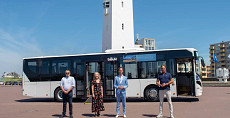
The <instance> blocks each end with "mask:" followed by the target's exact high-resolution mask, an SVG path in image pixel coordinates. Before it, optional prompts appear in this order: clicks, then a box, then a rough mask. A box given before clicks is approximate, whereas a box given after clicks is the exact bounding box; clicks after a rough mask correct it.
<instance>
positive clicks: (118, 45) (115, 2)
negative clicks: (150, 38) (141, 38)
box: [102, 0, 134, 52]
mask: <svg viewBox="0 0 230 118" xmlns="http://www.w3.org/2000/svg"><path fill="white" fill-rule="evenodd" d="M102 35H103V36H102V51H103V52H105V51H106V50H123V49H124V50H125V49H133V48H134V26H133V0H103V34H102Z"/></svg>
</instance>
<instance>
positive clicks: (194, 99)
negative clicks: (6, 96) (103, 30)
mask: <svg viewBox="0 0 230 118" xmlns="http://www.w3.org/2000/svg"><path fill="white" fill-rule="evenodd" d="M227 94H228V93H227ZM229 94H230V93H229ZM85 100H86V99H76V98H74V99H73V102H74V103H84V102H85ZM15 101H16V102H56V101H54V99H53V98H29V99H21V100H15ZM126 101H127V102H147V101H145V100H144V99H143V98H127V100H126ZM198 101H199V99H198V98H185V97H184V98H172V102H198ZM113 102H116V99H115V98H104V103H113ZM156 102H159V101H156ZM164 102H167V99H166V98H165V99H164Z"/></svg>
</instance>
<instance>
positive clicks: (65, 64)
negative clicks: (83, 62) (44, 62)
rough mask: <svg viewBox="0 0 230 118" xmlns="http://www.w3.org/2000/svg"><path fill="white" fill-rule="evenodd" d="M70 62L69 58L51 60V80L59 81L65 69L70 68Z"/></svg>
mask: <svg viewBox="0 0 230 118" xmlns="http://www.w3.org/2000/svg"><path fill="white" fill-rule="evenodd" d="M70 62H71V61H69V60H60V61H52V64H51V65H52V68H51V75H52V77H51V78H52V81H61V78H62V77H64V76H65V71H66V70H70V67H71V63H70Z"/></svg>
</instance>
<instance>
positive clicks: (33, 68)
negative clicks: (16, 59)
mask: <svg viewBox="0 0 230 118" xmlns="http://www.w3.org/2000/svg"><path fill="white" fill-rule="evenodd" d="M37 66H38V65H37V62H36V60H34V61H28V62H25V69H24V72H25V74H26V76H27V77H28V79H29V81H31V82H34V81H38V80H39V78H38V74H37V71H38V70H37Z"/></svg>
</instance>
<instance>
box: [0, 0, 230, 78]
mask: <svg viewBox="0 0 230 118" xmlns="http://www.w3.org/2000/svg"><path fill="white" fill-rule="evenodd" d="M102 2H103V0H0V75H1V74H3V72H12V71H15V72H18V73H19V74H21V73H22V62H23V58H25V57H36V56H53V55H72V54H83V53H96V52H101V51H102V23H103V21H102V20H103V19H102V18H103V6H102ZM229 6H230V1H229V0H133V7H134V33H135V34H136V33H138V34H139V38H153V39H155V40H156V48H157V49H171V48H195V49H197V50H198V51H199V55H200V56H203V57H204V59H205V62H206V64H210V62H209V60H210V59H209V45H210V44H213V43H218V42H221V41H229V40H230V7H229Z"/></svg>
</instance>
